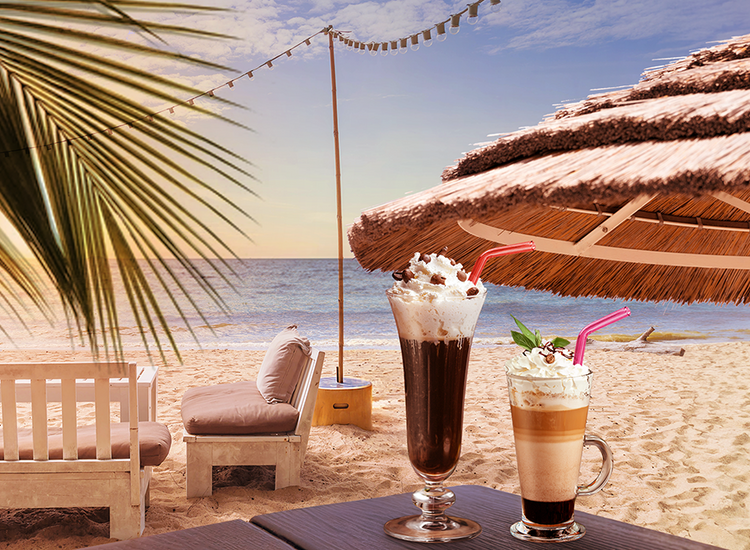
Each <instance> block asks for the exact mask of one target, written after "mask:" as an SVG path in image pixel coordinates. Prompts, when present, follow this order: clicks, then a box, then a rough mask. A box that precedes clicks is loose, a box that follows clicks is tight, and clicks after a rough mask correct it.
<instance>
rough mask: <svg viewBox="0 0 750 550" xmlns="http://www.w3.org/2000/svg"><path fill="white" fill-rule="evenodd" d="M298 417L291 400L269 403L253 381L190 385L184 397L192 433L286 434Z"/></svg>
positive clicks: (187, 426) (185, 419)
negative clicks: (290, 403)
mask: <svg viewBox="0 0 750 550" xmlns="http://www.w3.org/2000/svg"><path fill="white" fill-rule="evenodd" d="M298 416H299V411H297V409H295V408H294V407H293V406H292V405H289V404H288V403H273V404H272V403H267V402H266V400H265V399H264V398H263V396H262V395H261V394H260V391H259V390H258V387H257V385H256V384H255V382H253V381H252V380H246V381H243V382H235V383H233V384H217V385H215V386H205V387H201V388H190V389H189V390H187V391H186V392H185V395H184V396H183V397H182V423H183V424H184V426H185V430H186V431H187V432H188V433H190V434H193V435H254V434H271V433H287V432H291V431H292V430H294V428H295V426H296V425H297V418H298Z"/></svg>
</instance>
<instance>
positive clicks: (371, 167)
mask: <svg viewBox="0 0 750 550" xmlns="http://www.w3.org/2000/svg"><path fill="white" fill-rule="evenodd" d="M204 2H205V3H207V4H211V5H218V6H221V7H226V8H230V10H229V11H223V12H219V13H211V14H205V15H191V16H185V14H180V13H175V14H174V15H173V16H170V17H166V16H160V17H159V20H160V21H162V22H170V23H175V24H181V25H187V26H191V25H192V26H196V27H199V28H202V29H207V30H212V31H215V32H220V33H224V34H228V35H232V36H233V37H234V38H233V39H231V40H223V41H218V40H197V39H187V38H184V37H174V36H165V38H166V40H167V41H168V44H169V47H171V48H173V49H174V50H177V51H180V52H181V53H185V54H189V55H193V56H197V57H200V58H202V59H205V60H209V61H214V62H218V63H222V64H223V65H225V66H229V67H232V68H233V70H234V71H233V72H224V73H219V72H214V71H211V72H207V71H205V70H203V71H199V70H196V69H194V68H180V69H179V70H178V69H177V68H175V67H174V66H163V65H158V64H156V62H155V61H154V62H153V63H154V66H153V67H149V68H150V69H152V70H154V71H156V72H159V73H161V74H165V75H168V76H170V77H172V78H174V79H176V80H179V81H181V82H186V83H189V84H191V85H193V86H196V87H197V88H198V89H200V90H206V91H207V90H211V89H215V88H217V87H218V86H221V85H222V84H223V83H226V82H227V81H228V80H230V79H233V78H235V77H236V76H238V75H240V74H242V73H244V72H247V71H248V70H252V69H255V68H256V67H261V68H260V69H258V70H257V71H254V73H253V74H254V76H253V78H252V80H251V79H248V78H242V79H240V80H237V81H236V82H235V83H234V86H233V87H232V88H229V87H227V86H223V87H221V88H217V89H216V91H215V93H216V95H219V96H220V97H224V98H226V99H229V100H231V101H233V102H235V103H237V104H239V106H238V107H221V108H220V112H221V114H222V115H224V116H226V117H229V118H231V119H232V120H234V121H237V122H239V123H241V124H243V125H245V126H246V127H248V128H249V129H241V128H236V127H233V126H231V125H228V124H226V123H219V122H217V121H215V120H208V119H206V118H205V117H200V116H196V115H194V114H191V113H190V112H188V111H187V110H180V109H176V110H175V115H174V116H175V117H176V118H177V119H178V120H180V121H182V122H184V123H185V124H187V125H188V126H189V127H190V128H191V129H194V130H196V131H199V132H201V133H203V134H204V135H206V136H208V137H210V138H212V139H215V140H217V141H219V142H221V143H222V144H225V145H228V146H229V147H230V148H232V149H233V150H234V151H235V152H237V153H239V154H240V155H242V156H243V157H245V158H246V159H247V160H248V161H250V162H251V163H252V168H251V172H252V174H253V176H254V178H255V179H254V180H252V181H249V182H248V185H249V186H250V187H251V188H252V189H253V191H255V192H256V193H257V195H258V196H251V195H249V194H247V193H241V192H238V191H236V190H234V189H226V190H225V192H226V193H227V194H228V195H229V196H230V197H231V198H232V200H233V201H235V203H236V204H237V205H238V206H239V207H240V208H242V209H243V210H244V211H245V212H247V213H248V214H249V215H250V216H252V218H253V219H254V222H249V221H247V220H241V223H242V224H243V225H242V228H243V230H245V231H246V232H247V234H248V235H249V236H250V237H251V240H248V239H244V238H241V237H238V236H237V235H236V234H234V233H232V232H230V231H228V230H225V229H224V228H223V227H220V226H217V231H219V234H220V235H221V236H222V237H223V238H224V239H226V240H227V242H228V243H230V245H231V246H232V247H233V249H234V250H235V251H236V253H237V254H238V255H239V256H240V257H245V258H333V257H336V255H337V218H336V208H337V206H336V178H335V165H334V136H333V114H332V96H331V73H330V58H329V51H328V38H327V37H326V36H325V35H323V34H317V35H316V36H314V37H313V38H312V39H311V43H310V45H309V46H307V45H305V44H303V45H301V46H300V47H297V48H295V49H294V50H293V51H292V54H293V55H292V56H291V57H287V56H286V55H284V56H283V58H280V59H278V60H277V61H275V62H274V63H273V65H274V68H273V69H268V68H267V67H265V66H263V65H264V63H265V62H266V61H268V60H269V59H272V58H275V57H276V56H278V55H280V54H284V52H285V51H286V50H288V49H289V48H290V47H292V46H295V45H296V44H299V43H300V42H302V41H303V40H304V39H305V38H307V37H310V36H312V35H315V34H316V33H318V31H320V30H321V29H322V28H323V27H326V26H328V25H333V28H334V29H336V30H338V31H342V32H343V31H349V32H348V34H347V36H349V37H351V38H352V39H354V40H359V41H362V42H370V41H376V42H383V41H391V40H397V39H400V38H402V37H408V36H411V35H413V34H415V33H419V32H420V31H423V30H425V29H428V28H431V27H434V25H435V24H437V23H440V22H442V21H445V20H447V19H448V18H449V17H450V16H451V15H452V14H455V13H458V12H460V11H462V10H464V9H465V8H466V6H467V3H466V2H465V1H464V2H451V1H445V0H390V1H366V2H357V1H348V0H312V1H304V0H296V1H285V2H284V1H272V0H249V1H244V2H243V1H231V0H215V1H213V2H206V1H205V0H204ZM193 3H200V2H199V0H194V2H193ZM467 16H468V14H464V15H463V16H462V17H461V22H460V27H459V32H458V33H457V34H448V35H447V38H446V39H445V40H444V41H440V42H439V41H437V40H435V39H433V40H432V43H431V44H430V45H429V46H426V45H425V44H424V43H423V38H422V36H420V37H419V44H420V46H419V49H418V50H417V51H413V50H411V49H408V50H407V51H406V52H405V53H399V54H397V55H391V54H389V55H386V56H383V55H381V54H380V53H379V54H377V55H375V56H372V55H370V54H369V53H365V54H364V55H361V54H359V53H357V52H354V51H349V50H347V49H346V48H345V46H344V45H343V44H342V43H340V42H337V43H336V45H335V69H336V83H337V96H338V118H339V138H340V153H341V184H342V219H343V223H344V230H345V231H346V227H347V226H348V225H350V224H351V223H352V222H353V221H354V220H355V219H356V218H357V217H358V216H359V214H360V213H361V212H362V211H363V210H367V209H368V208H371V207H374V206H377V205H380V204H383V203H386V202H389V201H392V200H396V199H398V198H401V197H403V196H404V195H406V194H410V193H414V192H418V191H421V190H424V189H428V188H430V187H433V186H435V185H439V184H440V181H441V180H440V175H441V173H442V171H443V169H444V168H445V167H447V166H450V165H453V164H454V163H455V162H456V160H457V159H459V158H460V157H461V156H462V155H463V154H464V153H466V152H467V151H470V150H472V149H474V148H476V147H478V146H480V145H481V144H483V143H487V142H490V141H492V140H494V139H495V138H496V135H497V134H504V133H509V132H513V131H515V130H518V129H519V128H523V127H527V126H534V125H536V124H537V123H539V122H540V121H542V120H543V119H544V117H545V116H547V115H549V114H551V113H553V112H554V111H555V110H556V109H557V108H559V107H560V106H561V105H562V104H564V103H568V102H574V101H579V100H582V99H585V98H586V97H588V96H589V95H592V94H596V93H601V92H602V91H606V89H608V88H615V87H624V86H630V85H633V84H636V83H637V82H638V81H639V79H640V77H641V74H642V73H643V71H644V70H646V69H648V68H652V67H656V66H660V65H663V64H665V63H668V62H669V61H670V60H673V59H674V58H681V57H684V56H685V55H688V54H690V53H691V52H693V51H696V50H699V49H701V48H705V47H710V46H712V45H715V44H716V43H717V42H719V41H722V40H726V39H729V38H731V37H733V36H739V35H744V34H748V33H750V3H749V2H748V1H747V0H726V1H717V0H702V1H697V0H627V1H626V0H601V1H597V0H594V1H572V0H503V1H502V4H501V7H500V9H499V10H498V11H496V12H493V11H492V10H491V9H490V0H485V1H484V2H483V3H482V4H480V5H479V17H478V20H477V22H476V23H475V24H473V25H469V24H468V21H467ZM434 32H435V31H434V29H433V36H434ZM161 107H163V106H161ZM214 107H215V106H213V105H212V108H214ZM344 255H345V256H346V257H351V256H352V255H351V252H350V250H349V246H348V241H347V240H346V237H345V238H344Z"/></svg>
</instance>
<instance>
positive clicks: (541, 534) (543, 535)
mask: <svg viewBox="0 0 750 550" xmlns="http://www.w3.org/2000/svg"><path fill="white" fill-rule="evenodd" d="M510 534H511V535H513V536H514V537H516V538H517V539H521V540H528V541H531V542H566V541H570V540H576V539H580V538H581V537H582V536H583V535H585V534H586V528H585V527H584V526H583V525H581V524H580V523H576V522H575V521H574V522H573V523H571V524H570V525H568V526H567V527H564V528H562V529H535V528H533V527H529V526H528V525H526V524H525V523H524V522H522V521H519V522H517V523H514V524H513V525H511V526H510Z"/></svg>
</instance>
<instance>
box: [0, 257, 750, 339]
mask: <svg viewBox="0 0 750 550" xmlns="http://www.w3.org/2000/svg"><path fill="white" fill-rule="evenodd" d="M230 263H231V265H232V267H233V268H234V269H235V270H236V272H237V275H238V277H237V278H236V279H233V280H232V283H233V285H234V287H235V288H234V290H232V289H231V288H230V287H229V286H228V285H227V284H225V283H224V282H223V281H222V280H221V278H220V277H218V276H216V275H209V277H210V278H211V282H212V283H214V284H216V285H217V287H218V288H220V289H221V292H222V295H223V296H224V298H225V301H226V303H227V304H228V306H229V308H230V311H229V312H228V313H227V312H223V311H221V308H219V307H218V306H217V305H216V304H214V303H213V302H211V301H210V300H208V299H206V297H205V296H203V295H201V294H200V293H199V292H197V291H196V290H195V289H194V288H192V289H190V290H189V294H190V296H191V298H192V299H194V300H195V301H196V302H197V303H198V304H199V305H200V307H201V308H202V309H203V313H204V316H205V320H204V319H202V318H201V317H200V316H198V315H197V314H195V313H194V312H191V311H187V312H186V315H187V317H188V319H189V321H190V325H191V326H192V327H193V331H194V333H195V335H196V337H197V338H198V341H199V342H200V344H197V343H196V342H195V340H194V339H193V337H192V336H191V334H190V331H189V330H187V328H186V326H185V324H184V323H183V322H182V321H181V319H180V318H179V316H178V315H176V314H175V313H174V312H171V313H169V314H168V315H167V319H168V323H169V326H170V330H171V332H172V334H173V335H174V337H175V340H176V341H177V344H178V346H179V347H180V349H183V350H189V349H233V350H262V349H264V348H265V347H267V345H268V343H269V342H270V340H271V339H272V338H273V337H274V336H275V335H276V334H277V333H278V332H279V331H280V330H282V329H283V328H284V327H286V326H288V325H290V324H296V325H298V327H299V330H300V332H301V333H302V334H304V335H305V336H307V337H308V338H309V339H310V340H311V342H312V344H313V345H314V346H316V347H318V348H320V349H324V350H334V349H338V261H337V260H336V259H330V260H329V259H303V260H287V259H268V260H258V259H252V260H244V261H237V260H233V261H231V262H230ZM392 282H393V279H392V278H391V275H390V273H381V272H373V273H369V272H367V271H365V270H363V269H362V268H361V267H360V266H359V264H358V263H357V261H356V260H353V259H349V260H345V261H344V344H345V349H398V335H397V333H396V327H395V324H394V322H393V317H392V314H391V311H390V307H389V306H388V301H387V300H386V297H385V294H384V292H385V290H386V289H387V288H388V287H389V286H390V285H391V284H392ZM189 288H190V287H189ZM625 305H626V306H628V307H629V308H630V309H631V311H632V314H631V316H630V317H628V318H627V319H624V320H622V321H619V322H618V323H616V324H613V325H610V326H608V327H606V328H605V329H602V330H601V331H600V332H598V333H596V336H597V337H598V338H607V339H612V340H617V341H629V340H633V339H635V338H637V337H638V336H639V335H640V334H642V333H643V332H645V331H646V330H648V329H649V328H650V327H654V328H655V329H656V330H655V332H654V334H653V335H652V336H651V337H650V339H651V340H654V341H679V342H681V343H686V344H687V343H709V342H728V341H743V340H750V306H744V305H743V306H735V305H723V306H721V305H714V304H693V305H689V306H686V305H678V304H674V303H671V302H659V303H650V302H634V301H626V300H611V299H609V300H608V299H598V298H561V297H559V296H553V295H551V294H549V293H546V292H537V291H527V290H524V289H518V288H510V287H503V286H496V285H492V284H489V285H487V299H486V301H485V304H484V307H483V309H482V313H481V315H480V317H479V322H478V324H477V329H476V333H475V339H474V345H475V346H495V345H512V344H513V342H512V340H511V337H510V331H511V330H515V324H514V322H513V319H512V318H511V315H514V316H515V317H517V318H519V319H520V320H521V321H523V322H524V324H526V326H528V327H530V328H532V329H539V330H540V332H541V333H542V335H543V336H563V337H566V338H568V339H572V338H574V337H575V336H576V335H577V334H578V332H579V331H580V330H581V328H583V327H584V326H585V325H587V324H588V323H590V322H591V321H595V320H597V319H599V318H601V317H603V316H604V315H606V314H608V313H610V312H612V311H615V310H617V309H619V308H621V307H622V306H625ZM120 311H121V313H122V314H123V320H122V324H121V331H120V332H121V335H122V338H123V343H124V346H125V349H128V350H140V349H143V347H144V345H143V343H142V341H141V337H140V333H139V331H138V329H137V327H136V325H135V323H134V322H133V321H132V318H131V316H130V315H129V314H128V313H127V308H126V307H122V308H120ZM36 317H38V315H37V316H36ZM25 320H26V324H27V327H28V330H24V329H23V328H22V327H20V326H18V324H17V323H15V322H14V321H13V320H11V319H8V318H3V317H2V316H0V325H1V326H2V327H3V329H5V330H6V331H7V333H8V335H9V336H10V337H12V340H11V338H9V337H8V336H6V335H3V336H2V337H1V338H0V347H1V348H2V349H12V348H14V347H15V348H18V349H49V350H56V349H70V348H71V339H70V337H69V335H68V333H67V330H66V329H65V326H64V324H63V323H59V324H58V325H55V326H49V324H48V323H47V322H45V321H44V320H43V319H37V318H33V317H32V316H29V317H28V318H26V319H25ZM209 325H210V326H212V327H213V329H210V328H209Z"/></svg>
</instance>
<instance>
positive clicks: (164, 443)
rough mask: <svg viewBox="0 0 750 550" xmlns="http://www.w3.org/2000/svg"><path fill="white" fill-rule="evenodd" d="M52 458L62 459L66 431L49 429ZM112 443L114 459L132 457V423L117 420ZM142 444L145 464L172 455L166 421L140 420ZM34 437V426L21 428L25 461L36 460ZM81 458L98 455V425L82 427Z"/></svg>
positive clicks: (21, 451) (0, 449)
mask: <svg viewBox="0 0 750 550" xmlns="http://www.w3.org/2000/svg"><path fill="white" fill-rule="evenodd" d="M48 434H49V436H48V439H47V441H48V443H47V444H48V446H49V458H50V460H62V457H63V443H62V430H60V429H59V428H57V429H56V428H50V429H49V430H48ZM110 443H111V444H112V458H129V457H130V423H129V422H114V423H112V424H111V425H110ZM138 443H139V447H140V455H141V466H158V465H159V464H161V463H162V462H164V459H165V458H167V455H168V454H169V449H170V447H171V446H172V435H171V434H170V433H169V430H168V429H167V427H166V426H165V425H164V424H159V423H158V422H139V423H138ZM33 449H34V440H33V436H32V433H31V430H30V429H20V430H18V454H19V458H20V459H21V460H33V458H34V450H33ZM3 457H4V454H3V444H2V434H0V460H1V459H3ZM78 458H80V459H94V458H96V426H94V425H89V426H81V427H79V428H78Z"/></svg>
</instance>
